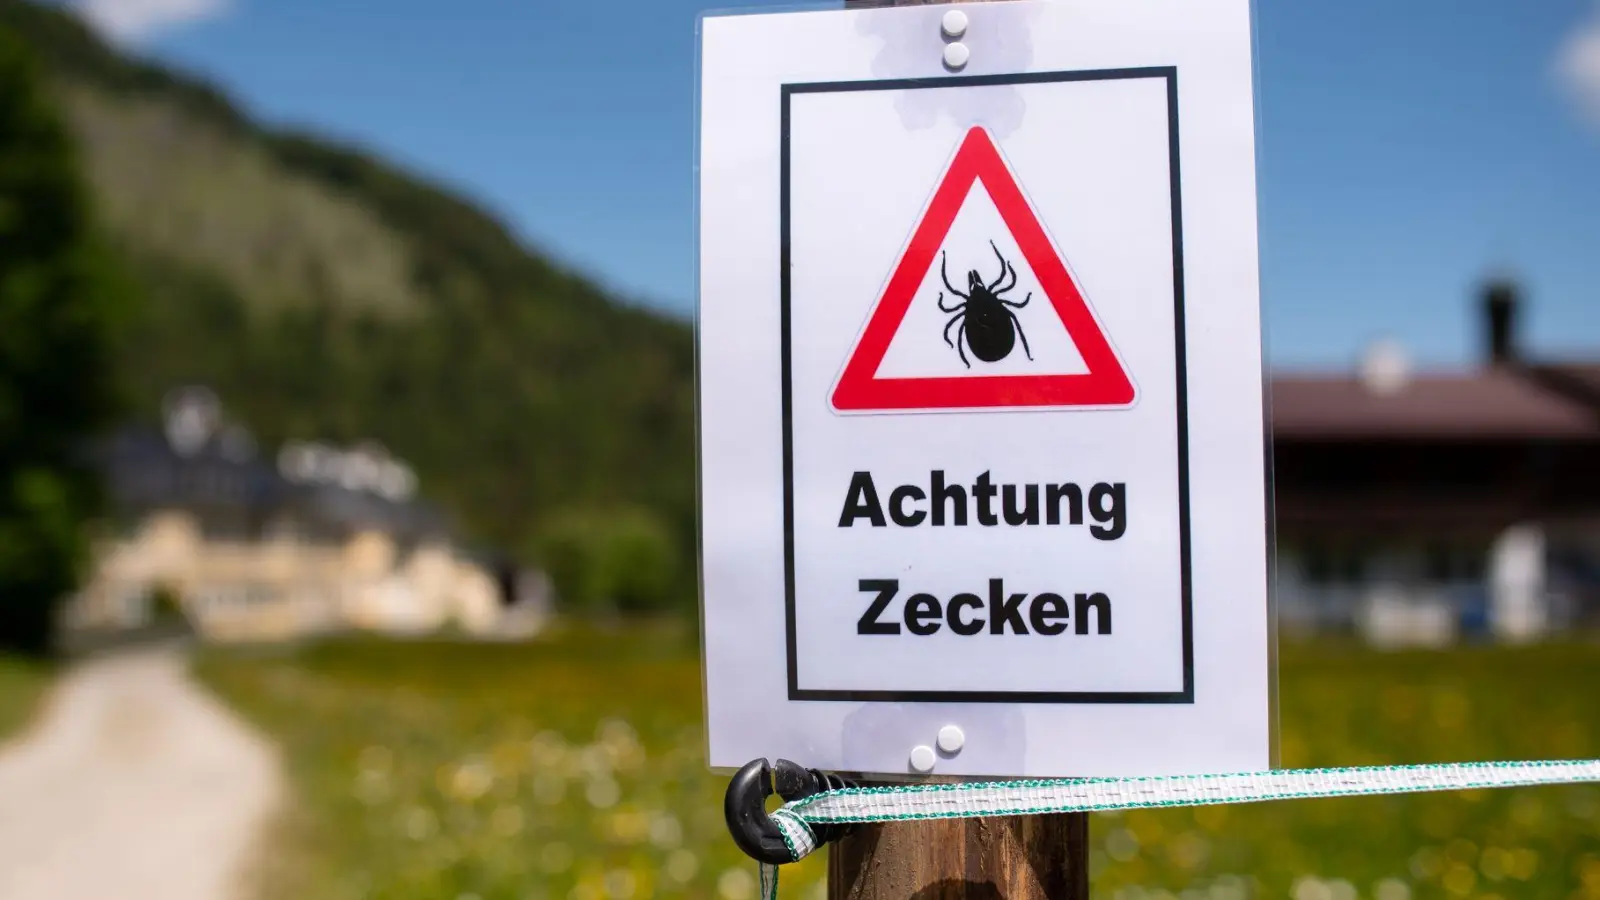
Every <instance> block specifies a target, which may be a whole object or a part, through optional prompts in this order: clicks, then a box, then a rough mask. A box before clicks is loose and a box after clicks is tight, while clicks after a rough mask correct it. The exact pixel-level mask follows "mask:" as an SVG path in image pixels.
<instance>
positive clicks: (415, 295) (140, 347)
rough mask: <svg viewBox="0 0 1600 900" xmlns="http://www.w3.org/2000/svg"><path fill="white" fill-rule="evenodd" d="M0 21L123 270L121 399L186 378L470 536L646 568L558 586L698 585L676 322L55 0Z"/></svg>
mask: <svg viewBox="0 0 1600 900" xmlns="http://www.w3.org/2000/svg"><path fill="white" fill-rule="evenodd" d="M0 28H3V29H8V30H11V31H13V32H14V33H16V34H17V35H19V36H20V37H21V38H22V40H23V42H24V43H25V44H26V45H27V46H28V47H29V48H31V49H32V51H33V52H34V54H35V55H36V56H37V57H38V58H39V61H40V63H41V64H42V66H43V68H44V70H45V72H46V75H47V78H48V81H49V88H50V95H51V97H52V98H54V100H55V102H56V104H57V105H58V106H59V110H60V112H61V114H62V116H63V117H64V119H65V121H66V122H67V123H68V126H69V130H70V131H71V132H72V134H73V136H74V137H75V138H76V140H77V143H78V144H79V149H80V155H81V157H82V159H83V161H84V166H85V168H86V174H87V175H88V177H89V180H90V182H91V184H92V186H93V192H94V198H93V199H94V201H95V203H94V206H95V209H96V215H97V217H98V220H99V222H100V223H101V227H102V229H103V231H104V232H105V235H106V237H107V241H108V242H109V243H110V244H111V245H112V247H113V248H114V249H115V251H116V253H117V255H118V257H119V258H120V259H121V261H122V263H123V266H124V270H125V271H126V272H128V273H129V274H130V276H131V277H130V280H131V281H132V282H133V283H134V284H135V285H136V293H137V294H138V297H137V298H136V299H137V301H138V302H137V303H136V304H135V306H136V308H137V315H135V316H134V317H133V318H132V319H131V321H130V322H129V324H128V326H127V327H126V328H125V329H124V331H123V333H122V334H121V336H120V340H119V341H118V353H119V356H118V361H117V369H116V371H117V375H118V380H119V382H120V383H121V384H122V385H124V386H125V388H126V391H127V394H128V396H129V398H130V400H131V401H132V403H131V408H132V410H133V414H134V415H136V416H140V417H145V418H153V417H154V416H155V414H156V411H157V408H158V403H159V399H160V397H161V395H162V394H163V393H164V392H165V391H166V390H167V389H169V388H170V387H172V386H174V385H177V384H181V383H186V382H200V383H205V384H208V385H211V386H212V387H214V388H215V389H216V390H217V391H218V393H219V394H220V395H221V396H222V398H223V401H224V403H225V404H226V405H227V407H228V408H229V409H230V411H231V412H232V413H233V414H234V415H235V416H236V417H237V418H238V419H239V420H241V421H242V422H244V423H246V424H247V425H249V426H250V427H252V428H253V429H255V431H256V432H257V434H258V436H259V437H260V439H261V443H262V444H263V445H265V446H268V447H271V446H275V445H276V444H277V443H278V442H279V441H281V440H282V439H285V438H320V439H327V440H334V441H354V440H357V439H362V438H371V439H376V440H379V441H381V442H382V443H384V444H385V445H386V446H388V447H389V449H390V450H391V451H392V452H394V453H395V454H397V455H398V456H400V457H402V458H404V459H406V460H408V461H409V462H411V463H412V464H413V465H414V466H415V467H416V469H417V471H418V473H419V475H420V478H421V482H422V490H423V493H424V494H425V495H426V496H427V497H428V498H429V499H430V500H432V501H434V502H436V503H438V504H440V505H442V506H443V507H445V508H446V509H447V510H449V511H450V512H451V513H452V514H454V516H455V517H456V518H457V519H458V520H459V521H460V523H461V524H462V525H463V526H464V528H465V530H466V532H467V534H468V535H469V536H471V537H472V538H474V539H475V540H477V541H479V542H480V543H482V544H483V545H485V546H488V547H492V548H494V549H496V550H500V551H503V552H508V553H511V554H514V555H515V556H517V557H518V558H520V559H523V560H529V561H531V560H535V559H540V558H549V559H551V560H552V561H553V562H554V563H556V565H557V568H562V567H563V566H568V567H570V566H571V565H573V564H574V563H573V560H574V559H579V558H590V557H596V556H597V555H598V556H606V555H607V554H609V555H610V556H609V557H607V558H610V557H626V558H627V559H629V560H634V561H635V562H636V563H637V564H638V565H644V564H645V563H644V562H638V561H641V560H643V561H647V562H648V565H649V566H651V567H652V571H651V572H650V573H647V574H646V575H635V576H630V577H631V578H633V581H630V582H628V583H627V584H610V583H605V582H604V578H600V580H599V581H598V582H597V581H596V578H598V577H599V576H595V575H594V574H593V573H587V574H584V575H583V576H582V578H581V579H580V578H577V577H576V576H573V577H570V578H568V580H569V581H571V582H572V585H571V587H570V588H569V591H568V593H569V594H577V595H582V594H588V595H592V597H593V598H598V597H600V596H602V595H612V596H618V595H621V596H622V599H623V600H624V602H627V603H631V604H633V605H637V606H647V605H656V604H659V603H661V602H666V597H667V595H671V597H672V598H674V599H676V600H680V601H689V600H690V594H691V589H692V572H693V566H692V565H691V563H690V560H689V555H690V553H691V552H692V548H693V520H694V473H693V455H692V454H693V434H694V432H693V420H692V415H693V397H692V391H693V347H692V340H691V334H690V329H689V327H688V326H687V325H686V324H684V323H681V322H678V321H673V320H670V319H666V318H663V317H661V316H658V315H655V314H652V313H649V312H646V311H643V310H640V309H636V308H631V307H628V306H626V305H623V304H620V303H618V302H616V301H615V300H613V299H611V298H608V297H607V296H605V295H604V294H603V293H602V292H600V291H599V290H598V289H596V288H595V287H594V286H593V285H592V284H590V283H589V282H587V281H585V280H584V279H583V278H581V277H579V276H577V275H575V274H573V273H570V272H566V271H563V270H561V269H560V268H558V267H557V266H554V265H552V264H551V263H550V262H549V261H548V260H546V259H545V258H542V257H541V256H540V255H539V254H538V253H537V252H534V251H531V250H530V249H529V248H526V247H524V246H522V245H520V244H519V243H518V241H517V240H516V239H514V238H513V236H512V235H511V234H510V233H509V232H508V231H507V230H506V229H505V228H504V227H503V226H502V225H501V224H499V223H498V222H496V221H495V220H494V219H492V218H491V217H490V216H488V215H486V214H485V213H483V212H482V211H480V210H478V209H476V208H474V207H473V206H472V205H471V204H470V203H467V202H465V201H463V200H461V199H459V198H457V197H454V196H451V195H450V194H449V193H447V192H445V191H443V190H441V189H438V188H436V187H433V186H430V185H429V184H428V183H426V181H424V180H422V179H420V178H418V177H416V176H414V175H411V174H408V173H405V172H402V171H399V170H397V169H396V168H394V167H392V166H389V165H387V164H385V163H384V162H382V161H381V160H378V159H375V158H373V157H371V156H369V155H367V154H365V153H363V152H359V151H356V150H351V149H346V148H341V147H336V146H331V145H329V144H327V143H325V142H322V141H320V140H318V139H317V138H315V137H311V136H305V135H295V134H285V133H280V132H276V131H273V130H270V129H267V128H263V127H260V126H258V125H256V124H254V123H252V122H250V121H249V120H248V119H247V118H246V117H245V116H244V115H242V114H241V113H240V112H239V111H238V110H237V109H236V108H235V107H234V106H233V105H232V104H231V103H230V102H229V101H228V100H227V99H226V98H224V97H222V96H221V95H220V94H218V93H217V92H215V91H213V90H212V89H210V88H208V87H207V86H205V85H204V84H202V83H200V82H198V81H195V80H193V79H191V78H188V77H186V76H183V75H179V74H176V73H173V72H170V71H167V70H164V69H162V68H160V67H157V66H154V65H150V64H148V63H145V62H141V61H137V60H133V59H130V58H128V57H125V56H123V55H121V54H119V53H118V52H117V51H116V50H114V49H112V48H109V47H108V46H106V45H105V44H104V43H102V42H101V41H100V40H99V39H97V38H96V37H95V36H94V35H93V34H92V33H90V32H89V31H88V30H86V29H85V28H84V27H83V26H82V25H81V24H80V23H79V22H78V21H77V20H76V19H74V18H72V17H71V16H69V15H67V14H65V13H63V12H60V11H58V10H57V9H54V8H50V7H45V6H40V5H37V4H35V3H32V2H27V0H0ZM669 562H670V565H669ZM663 569H670V570H671V571H670V572H666V571H656V570H663ZM563 571H565V570H563ZM641 579H642V580H641ZM580 582H581V583H580ZM668 583H670V584H671V585H672V588H671V589H670V590H667V589H666V587H665V586H666V585H667V584H668ZM584 585H587V587H585V586H584Z"/></svg>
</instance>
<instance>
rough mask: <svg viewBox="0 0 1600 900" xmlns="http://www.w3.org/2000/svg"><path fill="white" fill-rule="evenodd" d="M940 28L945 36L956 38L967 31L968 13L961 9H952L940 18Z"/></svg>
mask: <svg viewBox="0 0 1600 900" xmlns="http://www.w3.org/2000/svg"><path fill="white" fill-rule="evenodd" d="M939 28H940V30H942V31H943V32H944V36H945V37H947V38H950V39H951V40H955V39H957V38H959V37H961V36H962V35H963V34H966V33H967V14H966V13H964V12H962V11H961V10H959V9H952V10H950V11H949V12H947V13H945V14H944V18H943V19H940V20H939Z"/></svg>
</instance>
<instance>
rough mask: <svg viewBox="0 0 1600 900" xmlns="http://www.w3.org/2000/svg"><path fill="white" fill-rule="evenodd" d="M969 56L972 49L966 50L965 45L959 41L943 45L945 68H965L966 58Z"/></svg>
mask: <svg viewBox="0 0 1600 900" xmlns="http://www.w3.org/2000/svg"><path fill="white" fill-rule="evenodd" d="M971 57H972V51H971V50H968V49H967V45H966V44H963V43H961V42H960V41H956V42H955V43H954V44H945V45H944V64H945V66H946V67H947V68H951V69H964V68H966V65H967V60H968V59H970V58H971Z"/></svg>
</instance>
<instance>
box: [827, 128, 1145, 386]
mask: <svg viewBox="0 0 1600 900" xmlns="http://www.w3.org/2000/svg"><path fill="white" fill-rule="evenodd" d="M958 220H960V221H961V222H962V225H963V226H964V227H962V228H959V229H955V228H953V227H952V226H955V225H956V223H957V221H958ZM986 234H987V235H989V236H988V238H987V248H985V246H984V240H983V237H984V236H985V235H986ZM997 238H998V240H1000V241H1003V242H1004V243H1005V244H1006V246H1007V247H1010V248H1015V252H1014V253H1013V254H1012V256H1011V258H1007V255H1006V254H1004V253H1002V252H1001V250H1000V248H999V246H998V245H997V243H996V240H997ZM951 244H954V245H955V246H954V247H951V246H950V245H951ZM952 251H954V252H955V253H956V258H957V260H958V262H957V264H956V266H957V267H956V273H957V274H956V280H957V281H958V282H960V284H959V285H956V284H952V283H951V282H950V272H949V265H950V255H951V253H952ZM988 251H993V254H994V258H993V259H992V260H990V259H988V258H987V257H988ZM961 260H968V261H970V262H971V265H973V266H974V268H970V269H965V268H963V264H962V262H961ZM1013 260H1015V261H1013ZM985 264H987V265H985ZM1019 265H1020V267H1021V270H1022V272H1023V273H1024V276H1025V277H1024V276H1019V275H1018V274H1017V273H1018V267H1019ZM991 276H992V277H991ZM1035 286H1036V288H1037V289H1031V288H1034V287H1035ZM1022 288H1030V289H1029V290H1026V291H1024V290H1022ZM1019 295H1020V296H1019ZM1036 295H1037V296H1038V297H1039V300H1040V302H1039V303H1038V304H1037V305H1035V304H1034V302H1033V301H1034V297H1035V296H1036ZM914 305H915V306H917V307H918V312H919V315H916V316H912V317H910V322H911V323H912V324H913V325H921V324H923V323H925V322H926V321H927V320H928V319H930V318H931V313H932V312H934V311H935V310H936V311H937V312H938V313H940V314H941V317H943V318H944V322H943V327H942V328H940V329H939V336H940V337H941V338H942V340H943V343H944V346H945V347H946V348H948V351H947V352H945V353H944V354H943V356H944V360H943V362H945V363H946V365H944V366H938V365H932V366H924V367H922V368H923V371H922V372H921V373H917V372H916V369H917V366H916V364H915V363H916V360H917V359H919V358H925V357H927V356H930V355H938V354H939V348H938V347H937V346H936V345H934V344H933V341H932V338H933V335H934V329H933V328H932V327H924V328H921V329H917V331H918V332H919V333H918V334H917V335H916V336H914V337H908V338H905V339H901V334H902V329H903V326H905V325H906V324H907V321H908V317H907V313H908V312H910V311H911V309H912V307H913V306H914ZM930 307H931V308H930ZM1024 317H1026V318H1027V320H1028V322H1029V323H1036V324H1033V328H1034V336H1033V341H1032V343H1030V342H1029V340H1028V328H1027V327H1026V326H1025V325H1024ZM928 324H929V325H931V323H928ZM906 330H907V331H909V330H911V329H906ZM1041 332H1043V333H1041ZM1062 338H1065V340H1063V339H1062ZM918 344H921V345H923V348H922V349H923V352H921V353H919V352H918V350H917V349H911V348H915V347H916V345H918ZM1035 345H1037V346H1038V348H1039V352H1038V354H1037V355H1036V354H1035V353H1034V346H1035ZM891 349H894V350H895V351H896V354H895V357H894V358H892V359H891V358H889V355H890V351H891ZM929 349H931V351H932V352H931V353H929V352H927V350H929ZM952 354H953V355H954V356H955V357H956V358H957V359H959V360H960V363H961V367H962V370H963V371H961V372H959V373H950V374H943V373H939V372H938V370H939V369H953V368H954V366H953V365H951V364H950V362H951V361H950V359H949V357H950V356H951V355H952ZM908 369H909V370H910V371H907V370H908ZM929 370H932V371H929ZM1133 400H1134V386H1133V382H1132V381H1131V380H1130V379H1129V378H1128V375H1127V373H1126V372H1125V371H1124V369H1123V367H1122V362H1121V361H1120V360H1119V359H1117V355H1116V352H1115V350H1113V349H1112V345H1111V342H1110V341H1109V340H1107V338H1106V335H1105V332H1104V330H1103V329H1102V328H1101V326H1100V323H1099V322H1098V321H1097V320H1096V319H1095V317H1094V313H1093V311H1092V310H1091V309H1090V307H1089V304H1088V302H1087V301H1086V300H1085V299H1084V296H1083V290H1082V288H1081V287H1079V285H1078V283H1077V282H1076V280H1074V279H1073V277H1072V273H1071V272H1070V271H1068V269H1067V266H1066V263H1065V262H1064V261H1063V259H1062V257H1061V254H1060V252H1059V251H1057V249H1056V248H1055V247H1054V246H1053V245H1052V244H1051V242H1050V237H1049V235H1047V234H1046V233H1045V231H1044V228H1043V227H1041V226H1040V224H1039V220H1038V217H1037V216H1036V215H1035V214H1034V212H1033V208H1032V207H1031V206H1030V205H1029V203H1028V200H1027V198H1026V197H1025V196H1024V194H1023V191H1022V187H1021V185H1019V184H1018V183H1017V180H1016V176H1014V175H1013V174H1012V172H1011V170H1010V168H1009V167H1007V166H1006V164H1005V161H1004V160H1003V159H1002V158H1001V156H1000V151H999V149H998V148H997V147H996V146H995V143H994V139H993V138H992V137H991V136H990V134H989V131H988V129H986V128H984V127H982V126H974V127H972V128H971V129H970V130H968V131H967V133H966V136H965V137H964V139H963V140H962V142H961V146H960V148H959V149H958V150H957V151H956V153H955V157H954V158H953V159H952V160H951V162H950V166H949V168H948V169H947V170H946V172H945V173H944V178H943V179H942V180H941V181H940V183H939V186H938V189H937V190H935V191H934V193H933V199H932V200H931V201H930V202H929V204H928V208H927V210H926V211H925V212H924V213H923V215H922V219H921V221H920V223H919V224H918V225H917V227H916V230H915V232H914V233H913V234H912V236H911V241H910V243H909V244H908V245H907V247H906V251H905V254H904V255H903V256H901V258H900V262H899V264H898V265H897V266H896V267H895V270H894V274H893V275H891V276H890V278H889V282H888V286H887V287H886V288H885V289H884V293H883V297H882V299H880V300H879V301H878V304H877V306H876V307H874V309H873V313H872V318H871V319H870V320H869V321H868V322H867V326H866V328H865V330H864V331H863V332H862V335H861V339H860V341H859V342H858V343H857V344H856V347H855V349H854V351H853V353H852V354H851V356H850V361H849V362H848V363H847V364H846V365H845V368H844V372H843V374H842V375H841V376H840V378H839V383H838V386H837V387H835V388H834V391H833V407H834V409H836V410H838V411H840V412H887V411H895V410H905V411H912V410H940V409H960V408H972V409H983V408H1019V407H1052V406H1054V407H1089V406H1095V407H1113V406H1128V405H1131V404H1132V403H1133Z"/></svg>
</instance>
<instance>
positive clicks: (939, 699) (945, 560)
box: [699, 0, 1270, 776]
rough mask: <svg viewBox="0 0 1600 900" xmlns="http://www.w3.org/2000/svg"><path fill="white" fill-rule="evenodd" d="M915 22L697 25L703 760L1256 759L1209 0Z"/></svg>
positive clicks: (1248, 267) (842, 18)
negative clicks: (953, 49)
mask: <svg viewBox="0 0 1600 900" xmlns="http://www.w3.org/2000/svg"><path fill="white" fill-rule="evenodd" d="M950 9H951V7H948V6H941V7H912V8H899V9H876V10H859V11H825V12H806V13H784V14H771V15H750V16H726V17H707V18H705V19H703V20H702V23H701V66H702V69H701V91H702V93H701V107H700V128H701V134H700V169H699V217H700V222H699V224H700V248H699V252H700V261H699V273H700V278H699V283H700V302H699V341H700V356H699V359H700V371H699V379H700V382H699V390H700V449H701V509H702V554H703V558H702V569H703V591H704V596H703V614H704V627H705V657H706V659H705V663H706V682H707V688H706V700H707V719H708V727H709V729H710V757H711V763H712V765H713V766H716V767H719V768H720V767H733V766H739V765H742V764H743V763H745V762H747V761H749V760H750V759H753V758H756V757H768V758H772V757H780V756H781V757H787V758H790V759H793V760H795V761H797V762H800V763H803V764H804V765H807V766H811V767H817V768H823V769H832V770H842V771H855V772H873V773H927V772H929V771H932V772H933V773H934V774H958V775H1008V776H1068V775H1080V776H1089V775H1139V774H1169V773H1185V772H1206V771H1238V770H1250V769H1259V768H1264V767H1266V766H1267V765H1268V764H1269V762H1270V760H1269V757H1268V747H1269V743H1270V741H1269V736H1270V714H1269V713H1270V697H1269V694H1270V691H1269V685H1270V654H1269V647H1270V640H1269V621H1270V619H1269V608H1268V601H1267V575H1266V573H1267V553H1268V524H1267V498H1266V479H1265V463H1264V448H1265V441H1266V435H1265V431H1264V428H1263V409H1262V372H1261V352H1260V316H1259V302H1260V301H1259V288H1258V278H1257V249H1256V215H1255V212H1256V199H1255V198H1256V192H1255V167H1254V160H1255V156H1254V154H1255V150H1254V119H1253V116H1254V112H1253V109H1254V107H1253V91H1252V87H1253V80H1252V72H1251V55H1250V49H1251V24H1250V10H1249V4H1248V0H1189V2H1184V3H1172V2H1157V0H1079V2H1072V0H1058V2H1008V3H984V4H972V5H966V6H963V7H961V8H960V9H961V10H962V11H963V12H964V13H965V16H966V22H965V23H964V24H965V28H964V30H963V33H962V34H960V36H959V40H960V43H961V46H962V48H963V50H964V51H965V52H964V53H946V52H945V51H946V48H947V47H948V46H949V45H950V44H951V43H952V42H953V41H955V38H954V37H952V36H951V35H950V34H949V33H948V29H944V28H941V17H942V16H943V15H944V14H945V13H946V12H947V11H949V10H950ZM963 59H964V63H962V66H961V68H960V70H959V71H955V70H953V69H952V67H951V64H950V61H951V60H956V61H961V60H963ZM948 726H954V728H953V729H952V728H948ZM941 729H946V732H945V733H946V736H947V737H948V736H949V735H951V734H959V735H960V736H961V739H960V740H957V741H951V740H946V741H944V742H943V744H942V746H940V749H939V750H938V751H937V752H935V751H934V750H933V749H932V748H933V747H934V746H936V745H940V743H941V742H939V741H938V740H937V739H938V736H939V734H940V731H941ZM913 751H916V752H913Z"/></svg>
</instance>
